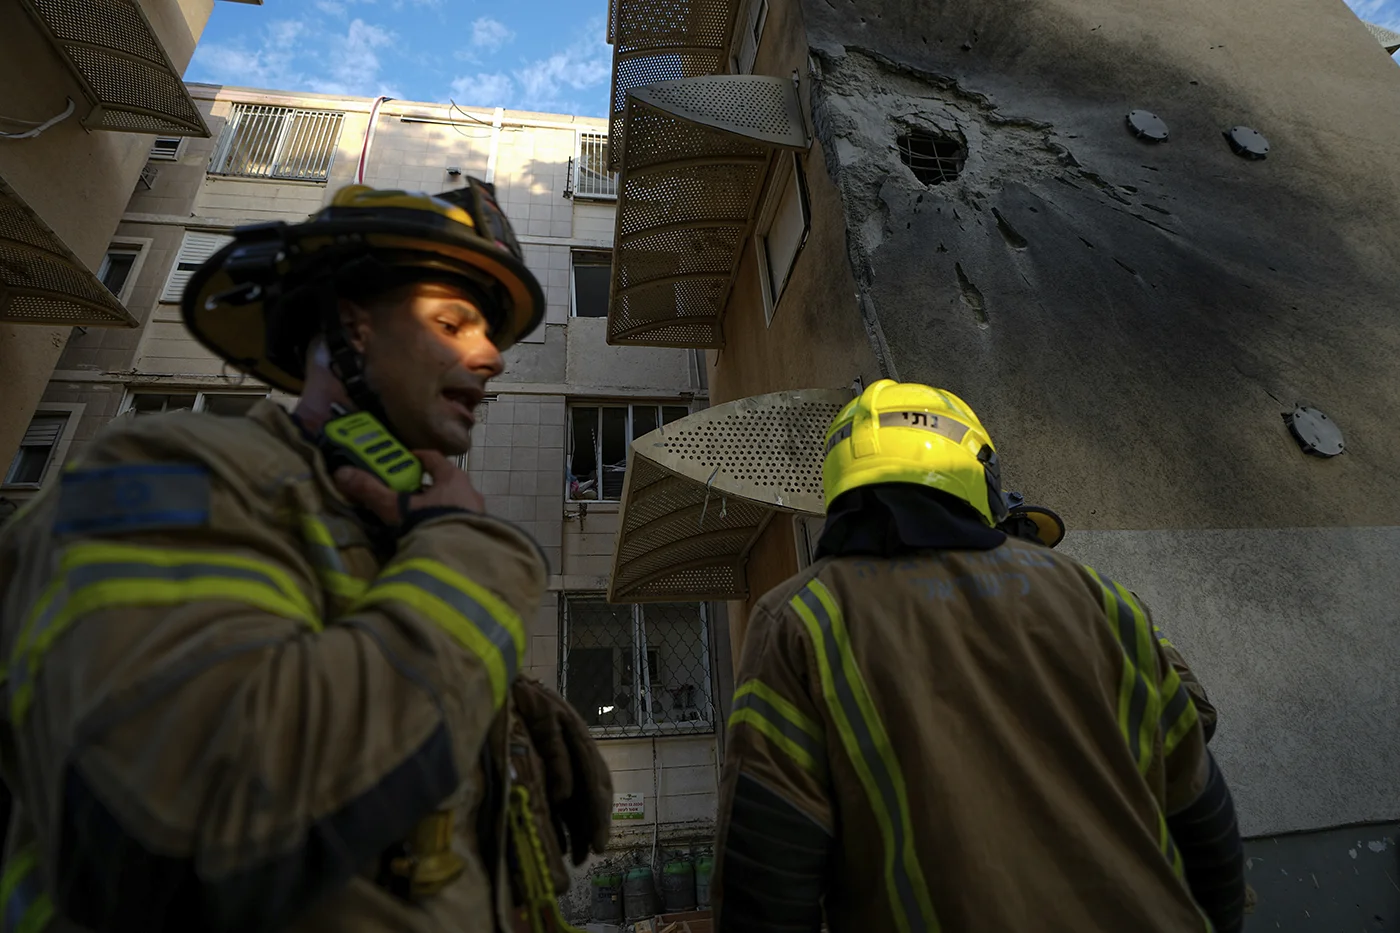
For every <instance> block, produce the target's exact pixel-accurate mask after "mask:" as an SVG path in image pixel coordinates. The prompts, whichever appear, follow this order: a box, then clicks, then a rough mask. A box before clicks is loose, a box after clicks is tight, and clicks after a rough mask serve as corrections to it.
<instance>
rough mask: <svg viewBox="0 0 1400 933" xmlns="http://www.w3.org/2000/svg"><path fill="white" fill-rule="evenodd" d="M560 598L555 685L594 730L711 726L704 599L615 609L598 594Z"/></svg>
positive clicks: (620, 732)
mask: <svg viewBox="0 0 1400 933" xmlns="http://www.w3.org/2000/svg"><path fill="white" fill-rule="evenodd" d="M560 603H561V611H562V615H563V618H562V620H561V628H562V634H561V638H560V641H561V645H562V652H563V658H562V661H563V664H562V666H561V667H560V671H559V679H560V686H559V689H560V692H561V693H562V694H563V695H564V698H565V699H566V700H568V702H569V703H570V704H571V705H572V706H573V707H574V709H576V710H578V712H579V715H580V716H582V717H583V720H584V722H586V723H588V725H589V727H590V728H591V730H592V731H593V732H594V733H596V734H599V735H604V736H616V737H619V738H621V737H625V736H630V735H648V734H652V735H654V734H658V733H660V734H666V733H672V734H674V733H694V732H709V731H711V730H712V729H713V728H714V726H713V723H714V701H713V690H712V688H711V680H710V650H709V646H710V634H709V619H708V617H707V613H706V606H705V604H703V603H648V604H646V605H630V606H622V605H614V604H612V603H609V602H608V601H607V598H606V597H605V596H604V595H603V594H601V593H571V594H565V596H564V598H563V599H562V600H560Z"/></svg>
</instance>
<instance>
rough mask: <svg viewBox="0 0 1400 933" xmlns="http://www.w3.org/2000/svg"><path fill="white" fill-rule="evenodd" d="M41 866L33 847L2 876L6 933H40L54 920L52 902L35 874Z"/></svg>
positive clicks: (1, 916)
mask: <svg viewBox="0 0 1400 933" xmlns="http://www.w3.org/2000/svg"><path fill="white" fill-rule="evenodd" d="M38 864H39V859H38V855H37V854H36V853H35V849H34V847H33V846H32V845H31V846H27V847H25V848H24V849H21V850H20V851H19V852H17V853H15V856H14V858H12V859H11V860H10V862H9V864H7V865H6V866H5V872H4V874H3V875H0V926H3V929H4V931H5V933H39V931H40V930H43V929H44V927H46V926H48V925H49V921H50V920H52V919H53V915H54V907H53V901H52V900H50V899H49V895H48V893H47V892H45V891H44V890H42V888H41V882H40V880H39V878H38V876H37V874H36V872H35V868H37V867H38Z"/></svg>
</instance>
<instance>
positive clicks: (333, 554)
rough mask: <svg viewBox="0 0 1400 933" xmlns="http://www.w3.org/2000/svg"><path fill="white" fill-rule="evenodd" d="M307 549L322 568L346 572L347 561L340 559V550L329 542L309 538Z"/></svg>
mask: <svg viewBox="0 0 1400 933" xmlns="http://www.w3.org/2000/svg"><path fill="white" fill-rule="evenodd" d="M306 547H307V550H309V551H310V552H311V559H312V561H314V562H315V564H316V566H317V567H320V568H321V569H322V570H329V571H330V572H331V573H345V572H346V571H345V562H344V561H342V560H341V559H340V550H339V549H338V548H334V547H331V546H330V545H328V544H317V543H316V542H315V541H311V540H309V539H308V540H307V542H306Z"/></svg>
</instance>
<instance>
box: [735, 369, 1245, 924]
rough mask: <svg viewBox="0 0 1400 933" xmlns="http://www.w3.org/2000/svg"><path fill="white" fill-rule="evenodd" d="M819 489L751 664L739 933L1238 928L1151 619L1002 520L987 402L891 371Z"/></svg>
mask: <svg viewBox="0 0 1400 933" xmlns="http://www.w3.org/2000/svg"><path fill="white" fill-rule="evenodd" d="M822 478H823V482H824V486H825V494H826V504H827V519H826V527H825V530H824V531H823V534H822V538H821V541H820V543H819V545H818V550H817V558H818V559H817V560H816V562H815V563H813V564H812V566H810V567H808V568H807V569H805V570H804V571H802V572H801V573H799V574H798V575H797V576H795V577H793V578H792V579H791V580H789V581H787V582H786V583H784V584H782V585H781V586H779V587H777V588H776V589H775V590H773V591H772V592H770V593H768V594H767V595H766V596H764V597H763V599H762V600H760V602H759V603H758V604H757V606H756V607H755V609H754V611H753V613H752V619H751V621H750V624H749V627H748V630H747V633H746V635H745V641H744V645H743V652H742V660H741V662H740V665H739V671H738V674H737V676H736V678H735V682H736V684H737V685H738V687H737V689H736V691H735V700H734V709H733V713H732V715H731V718H730V734H729V738H728V741H727V742H726V748H725V764H724V777H723V782H722V789H721V798H720V812H719V833H718V839H717V847H718V852H717V862H716V867H715V878H714V882H713V888H712V897H713V898H714V903H715V909H716V923H717V927H718V929H719V930H720V931H723V933H749V931H754V933H756V931H759V930H778V929H781V930H788V931H793V933H798V931H812V933H815V931H816V930H818V929H819V928H820V927H821V925H822V921H823V919H825V921H826V924H827V926H828V927H829V929H830V930H831V931H832V933H853V931H860V930H870V929H889V930H899V931H904V933H910V931H915V933H917V931H936V930H940V929H941V930H944V931H949V933H952V931H960V933H961V931H981V930H996V931H1012V930H1015V931H1022V930H1025V931H1029V930H1034V931H1036V933H1070V931H1073V933H1083V931H1087V930H1104V931H1108V930H1112V931H1120V930H1123V931H1126V930H1132V931H1134V933H1185V931H1205V930H1209V929H1212V928H1213V929H1214V930H1215V931H1217V933H1235V931H1238V930H1240V929H1241V926H1242V922H1243V921H1242V911H1243V907H1244V879H1243V856H1242V849H1241V844H1240V837H1239V832H1238V829H1237V826H1236V821H1235V815H1234V809H1233V805H1232V804H1231V800H1230V794H1229V791H1228V789H1227V787H1226V785H1225V782H1224V779H1223V778H1222V777H1221V774H1220V771H1219V770H1218V769H1217V767H1216V765H1215V763H1214V761H1213V759H1212V758H1211V755H1210V753H1209V752H1208V751H1207V749H1206V745H1205V742H1204V738H1203V736H1202V731H1201V726H1200V723H1199V720H1198V715H1197V710H1196V708H1195V707H1194V705H1193V704H1192V702H1191V700H1190V698H1189V696H1188V694H1187V691H1186V689H1185V687H1184V686H1183V684H1182V681H1181V678H1180V676H1179V674H1178V673H1177V671H1176V670H1175V669H1174V668H1173V666H1172V664H1171V663H1170V662H1169V660H1168V659H1167V657H1166V656H1165V655H1164V654H1163V652H1162V649H1161V647H1160V645H1159V644H1158V642H1157V640H1156V639H1155V638H1154V637H1153V635H1154V629H1153V625H1152V620H1151V618H1150V617H1149V616H1148V613H1147V611H1146V610H1145V609H1144V608H1143V607H1142V606H1141V604H1140V603H1139V602H1138V601H1137V600H1136V599H1135V598H1134V597H1133V595H1132V594H1131V593H1130V592H1129V591H1128V590H1127V589H1125V588H1124V587H1122V586H1120V585H1119V584H1117V583H1115V582H1114V581H1112V580H1110V579H1108V578H1107V577H1105V576H1103V575H1102V574H1099V573H1097V572H1095V571H1094V570H1092V569H1090V568H1088V567H1085V566H1082V565H1080V564H1077V563H1075V562H1074V561H1072V560H1070V559H1068V558H1066V557H1064V556H1062V555H1060V554H1059V553H1058V552H1056V551H1052V550H1050V549H1049V548H1047V547H1042V546H1039V545H1038V544H1034V543H1031V542H1028V541H1025V540H1022V539H1019V538H1016V537H1008V536H1007V535H1006V534H1005V533H1004V532H1002V531H1000V530H998V529H997V527H996V526H997V525H998V524H999V523H1001V522H1002V521H1003V520H1004V519H1005V518H1006V503H1005V501H1004V499H1003V497H1002V492H1001V479H1000V469H999V464H998V460H997V455H996V451H995V448H994V447H993V445H992V441H991V438H990V437H989V435H988V433H987V431H986V429H985V428H984V427H983V426H982V424H981V422H980V421H979V420H978V419H977V416H976V415H975V414H973V412H972V409H971V408H969V407H968V405H967V404H966V403H965V402H964V401H963V400H962V399H960V398H958V397H957V396H956V395H953V394H952V393H951V392H946V391H942V390H940V389H934V388H930V387H928V386H923V385H915V384H899V383H895V382H892V381H890V380H882V381H880V382H877V383H875V384H874V385H871V386H870V387H869V388H867V389H866V390H865V391H864V392H863V393H862V394H861V395H860V397H859V398H857V399H855V400H854V401H852V402H851V403H850V404H848V405H847V406H845V408H844V409H843V410H842V411H841V413H840V414H839V415H838V416H837V417H836V419H835V421H834V422H833V423H832V425H831V427H830V429H829V431H828V433H827V438H826V451H825V463H824V466H823V477H822Z"/></svg>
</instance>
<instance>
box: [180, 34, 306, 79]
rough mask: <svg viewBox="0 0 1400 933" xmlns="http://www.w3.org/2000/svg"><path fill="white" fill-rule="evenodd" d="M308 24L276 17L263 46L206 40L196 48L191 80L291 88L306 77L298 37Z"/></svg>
mask: <svg viewBox="0 0 1400 933" xmlns="http://www.w3.org/2000/svg"><path fill="white" fill-rule="evenodd" d="M305 32H306V24H305V23H303V22H300V21H298V20H274V21H273V22H271V23H269V24H268V25H267V29H266V31H265V35H266V38H265V40H264V41H263V43H262V44H261V45H262V47H261V48H259V49H258V50H256V51H252V52H250V51H248V50H247V49H245V48H243V47H242V46H240V45H233V44H219V43H212V42H211V43H203V44H201V45H199V46H197V47H196V48H195V52H194V59H193V61H192V67H191V72H192V73H191V76H190V77H191V80H198V81H208V82H210V83H213V84H233V85H243V86H251V87H267V88H292V87H297V86H299V85H301V84H302V82H303V81H304V80H305V79H304V78H303V77H302V75H301V72H300V71H299V70H298V68H297V61H298V60H299V58H300V55H299V48H298V47H299V40H300V38H301V37H302V36H303V34H305Z"/></svg>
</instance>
